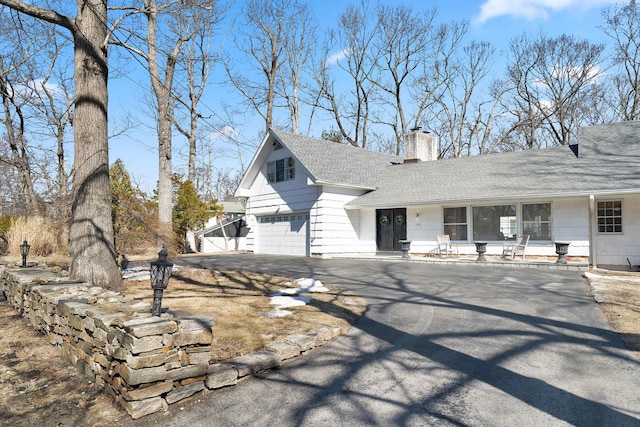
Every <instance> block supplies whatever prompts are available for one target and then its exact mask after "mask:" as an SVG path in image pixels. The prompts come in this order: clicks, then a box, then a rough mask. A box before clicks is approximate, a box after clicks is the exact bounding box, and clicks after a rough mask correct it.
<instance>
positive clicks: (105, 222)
mask: <svg viewBox="0 0 640 427" xmlns="http://www.w3.org/2000/svg"><path fill="white" fill-rule="evenodd" d="M0 4H3V5H6V6H9V7H10V8H12V9H14V10H17V11H19V12H22V13H26V14H28V15H30V16H33V17H35V18H38V19H43V20H45V21H47V22H51V23H53V24H56V25H60V26H62V27H64V28H66V29H68V30H69V31H70V32H71V33H72V34H73V39H74V82H75V86H76V98H75V112H74V123H73V135H74V153H75V158H74V171H75V172H74V175H73V196H72V197H73V199H72V206H71V229H70V245H69V246H70V256H71V262H70V275H71V277H72V278H74V279H78V280H83V281H86V282H88V283H90V284H92V285H97V286H103V287H105V288H109V289H120V288H122V276H121V274H120V270H119V269H118V265H117V264H116V254H115V244H114V241H113V237H114V235H113V223H112V222H111V187H110V185H109V144H108V133H107V102H108V92H107V78H108V67H107V47H106V44H105V43H106V40H107V39H106V36H107V0H77V7H78V15H77V17H76V18H75V19H70V18H68V17H67V16H64V15H60V14H59V13H57V12H56V11H54V10H51V9H43V8H40V7H37V6H33V5H31V4H27V3H24V2H23V1H21V0H0Z"/></svg>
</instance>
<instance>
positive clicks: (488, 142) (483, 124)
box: [431, 42, 504, 157]
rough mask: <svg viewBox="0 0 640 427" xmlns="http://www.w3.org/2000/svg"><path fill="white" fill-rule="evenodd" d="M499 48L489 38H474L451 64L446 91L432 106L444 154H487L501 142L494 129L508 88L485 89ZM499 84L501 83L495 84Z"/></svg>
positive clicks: (457, 155)
mask: <svg viewBox="0 0 640 427" xmlns="http://www.w3.org/2000/svg"><path fill="white" fill-rule="evenodd" d="M494 54H495V49H494V48H493V46H491V44H489V43H487V42H471V43H469V44H468V45H467V46H465V47H464V48H462V52H460V53H459V55H457V56H456V58H455V60H452V61H451V62H450V64H449V66H448V67H447V68H448V70H449V71H450V72H451V73H452V74H451V76H450V78H447V79H445V80H443V84H442V91H441V93H440V95H439V96H437V97H436V99H435V103H434V105H433V107H432V116H431V120H432V122H431V123H432V126H435V127H436V128H437V129H438V130H437V132H436V133H437V134H438V136H439V141H440V144H441V146H440V151H441V153H440V155H441V156H442V157H462V156H470V155H475V154H485V153H487V152H491V151H493V149H494V148H495V146H496V145H497V144H499V137H497V136H496V135H494V133H493V132H492V129H493V128H494V126H495V122H496V120H497V118H498V117H499V116H500V115H501V113H502V109H501V108H500V102H499V101H500V99H501V98H502V95H503V94H504V90H495V91H492V92H489V93H485V95H484V96H483V95H482V93H481V92H480V91H481V88H482V85H483V84H484V83H485V79H486V78H487V77H488V75H489V73H490V71H491V65H492V64H493V61H494ZM494 87H496V88H497V86H494Z"/></svg>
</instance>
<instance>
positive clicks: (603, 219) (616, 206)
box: [598, 200, 622, 233]
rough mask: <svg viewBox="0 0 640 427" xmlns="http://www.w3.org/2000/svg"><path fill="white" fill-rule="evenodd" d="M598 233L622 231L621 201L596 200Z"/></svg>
mask: <svg viewBox="0 0 640 427" xmlns="http://www.w3.org/2000/svg"><path fill="white" fill-rule="evenodd" d="M598 233H622V201H620V200H616V201H606V202H598Z"/></svg>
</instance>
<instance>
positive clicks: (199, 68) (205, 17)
mask: <svg viewBox="0 0 640 427" xmlns="http://www.w3.org/2000/svg"><path fill="white" fill-rule="evenodd" d="M225 12H226V11H223V10H222V9H219V8H218V4H217V3H214V4H212V6H211V7H207V8H198V9H193V10H192V11H191V13H189V14H186V15H185V18H187V19H190V20H191V21H192V22H193V25H194V28H196V32H195V34H194V35H193V37H192V38H190V39H189V40H188V41H187V42H186V43H185V49H184V53H183V55H181V57H180V58H179V61H178V62H179V63H181V64H182V65H183V68H184V69H183V70H181V71H183V72H184V73H186V75H187V91H188V94H187V95H186V96H184V98H186V99H188V101H181V102H178V108H180V107H181V106H182V107H184V108H185V109H186V110H187V113H188V128H187V127H186V126H184V127H183V126H181V125H180V120H177V118H176V122H175V125H176V129H178V132H180V133H181V134H182V135H184V136H185V137H186V138H187V141H188V142H189V161H188V173H187V179H188V180H189V181H191V182H194V183H195V182H196V180H195V175H196V154H197V141H198V135H197V131H198V121H199V120H200V119H201V118H203V116H202V115H201V114H200V113H199V112H198V108H199V104H200V99H201V98H202V95H203V93H204V90H205V88H206V85H207V80H208V78H209V75H210V73H211V70H212V69H213V67H214V66H215V64H216V62H217V60H218V54H219V51H216V52H212V51H211V39H212V37H213V36H214V32H215V29H216V27H217V25H218V24H219V23H220V21H221V20H222V19H223V17H224V13H225Z"/></svg>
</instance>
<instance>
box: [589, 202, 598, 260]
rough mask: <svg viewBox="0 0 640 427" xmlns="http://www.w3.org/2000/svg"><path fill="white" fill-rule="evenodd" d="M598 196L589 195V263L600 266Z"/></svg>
mask: <svg viewBox="0 0 640 427" xmlns="http://www.w3.org/2000/svg"><path fill="white" fill-rule="evenodd" d="M596 234H597V233H596V198H595V196H594V195H593V194H592V195H590V196H589V265H591V267H592V268H598V262H597V253H596V241H595V240H596Z"/></svg>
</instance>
